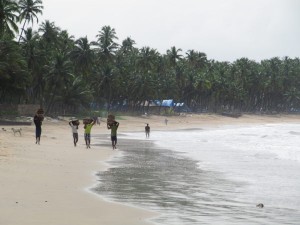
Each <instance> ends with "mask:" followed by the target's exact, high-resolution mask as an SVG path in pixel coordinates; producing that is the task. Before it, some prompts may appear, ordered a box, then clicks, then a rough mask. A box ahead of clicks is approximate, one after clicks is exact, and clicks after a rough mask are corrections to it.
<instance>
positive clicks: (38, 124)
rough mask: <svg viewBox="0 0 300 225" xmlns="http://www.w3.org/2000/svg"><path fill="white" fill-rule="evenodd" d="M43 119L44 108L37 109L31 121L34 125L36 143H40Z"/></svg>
mask: <svg viewBox="0 0 300 225" xmlns="http://www.w3.org/2000/svg"><path fill="white" fill-rule="evenodd" d="M43 120H44V110H43V109H38V110H37V112H36V114H35V116H34V117H33V122H34V125H35V143H36V144H40V141H41V134H42V122H43Z"/></svg>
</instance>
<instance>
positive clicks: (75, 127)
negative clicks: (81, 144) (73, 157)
mask: <svg viewBox="0 0 300 225" xmlns="http://www.w3.org/2000/svg"><path fill="white" fill-rule="evenodd" d="M69 125H70V127H71V128H72V133H73V141H74V146H75V147H76V145H77V142H78V125H74V124H73V123H72V121H70V122H69Z"/></svg>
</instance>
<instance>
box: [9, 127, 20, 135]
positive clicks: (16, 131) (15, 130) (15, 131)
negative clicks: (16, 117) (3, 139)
mask: <svg viewBox="0 0 300 225" xmlns="http://www.w3.org/2000/svg"><path fill="white" fill-rule="evenodd" d="M11 130H12V131H13V132H14V136H16V133H19V135H20V136H22V133H21V130H22V128H18V129H16V128H11Z"/></svg>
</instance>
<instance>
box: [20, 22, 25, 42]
mask: <svg viewBox="0 0 300 225" xmlns="http://www.w3.org/2000/svg"><path fill="white" fill-rule="evenodd" d="M25 24H26V20H25V21H24V23H23V27H22V30H21V34H20V37H19V41H18V44H20V41H21V37H22V34H23V31H24V27H25Z"/></svg>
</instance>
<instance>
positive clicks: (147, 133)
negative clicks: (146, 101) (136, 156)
mask: <svg viewBox="0 0 300 225" xmlns="http://www.w3.org/2000/svg"><path fill="white" fill-rule="evenodd" d="M145 133H146V138H149V137H150V126H149V124H148V123H147V125H146V126H145Z"/></svg>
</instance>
